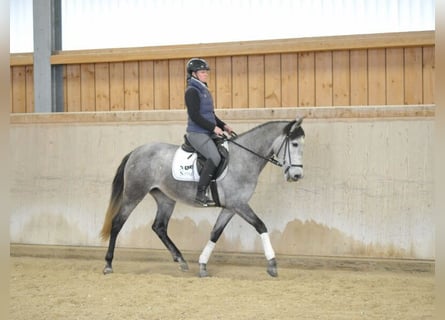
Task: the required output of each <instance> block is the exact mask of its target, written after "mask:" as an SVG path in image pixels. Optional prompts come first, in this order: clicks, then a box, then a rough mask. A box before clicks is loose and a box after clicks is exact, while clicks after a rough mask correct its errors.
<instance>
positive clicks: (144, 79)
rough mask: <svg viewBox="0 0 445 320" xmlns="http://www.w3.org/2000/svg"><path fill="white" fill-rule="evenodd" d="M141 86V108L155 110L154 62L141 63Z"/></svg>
mask: <svg viewBox="0 0 445 320" xmlns="http://www.w3.org/2000/svg"><path fill="white" fill-rule="evenodd" d="M139 86H140V90H139V108H140V109H141V110H153V109H154V105H155V98H154V64H153V61H141V62H139Z"/></svg>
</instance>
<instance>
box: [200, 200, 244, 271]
mask: <svg viewBox="0 0 445 320" xmlns="http://www.w3.org/2000/svg"><path fill="white" fill-rule="evenodd" d="M234 214H235V213H234V212H232V211H230V210H228V209H226V208H224V209H222V210H221V212H220V213H219V215H218V218H217V219H216V222H215V225H214V226H213V229H212V232H211V233H210V240H209V241H208V242H207V245H206V246H205V248H204V250H202V253H201V255H200V256H199V276H200V277H208V276H209V273H208V272H207V262H208V261H209V259H210V255H211V254H212V252H213V249H214V248H215V244H216V242H217V241H218V239H219V237H220V236H221V234H222V233H223V231H224V228H225V227H226V226H227V224H228V223H229V221H230V219H232V217H233V215H234Z"/></svg>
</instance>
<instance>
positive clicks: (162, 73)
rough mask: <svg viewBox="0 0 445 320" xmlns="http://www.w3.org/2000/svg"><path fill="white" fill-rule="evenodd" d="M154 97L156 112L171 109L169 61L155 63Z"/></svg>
mask: <svg viewBox="0 0 445 320" xmlns="http://www.w3.org/2000/svg"><path fill="white" fill-rule="evenodd" d="M153 78H154V97H155V104H154V107H155V109H156V110H166V109H170V98H169V97H170V88H169V82H168V60H164V61H155V62H154V77H153Z"/></svg>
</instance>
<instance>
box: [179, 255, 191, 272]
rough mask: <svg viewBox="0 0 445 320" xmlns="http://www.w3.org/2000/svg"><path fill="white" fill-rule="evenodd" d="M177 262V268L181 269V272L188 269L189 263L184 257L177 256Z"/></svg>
mask: <svg viewBox="0 0 445 320" xmlns="http://www.w3.org/2000/svg"><path fill="white" fill-rule="evenodd" d="M177 262H178V263H179V269H181V271H182V272H187V271H189V265H188V264H187V262H186V261H185V260H184V259H181V258H178V260H177Z"/></svg>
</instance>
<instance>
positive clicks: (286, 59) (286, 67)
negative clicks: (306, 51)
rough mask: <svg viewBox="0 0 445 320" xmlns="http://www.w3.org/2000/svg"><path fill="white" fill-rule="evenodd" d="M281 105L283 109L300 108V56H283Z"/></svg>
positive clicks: (290, 54)
mask: <svg viewBox="0 0 445 320" xmlns="http://www.w3.org/2000/svg"><path fill="white" fill-rule="evenodd" d="M281 104H282V106H283V107H296V106H298V54H297V53H284V54H282V55H281Z"/></svg>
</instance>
